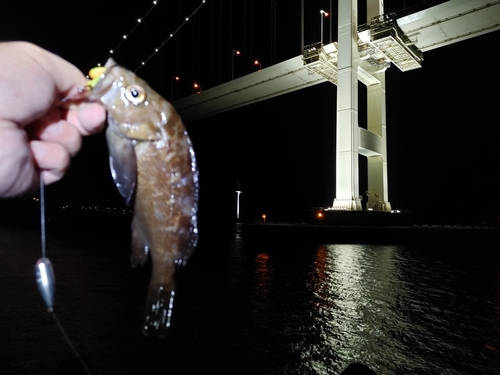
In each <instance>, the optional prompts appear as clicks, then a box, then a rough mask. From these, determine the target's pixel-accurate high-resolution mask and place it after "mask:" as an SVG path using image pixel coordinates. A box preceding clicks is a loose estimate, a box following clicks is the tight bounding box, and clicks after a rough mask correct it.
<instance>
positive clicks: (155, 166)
mask: <svg viewBox="0 0 500 375" xmlns="http://www.w3.org/2000/svg"><path fill="white" fill-rule="evenodd" d="M98 69H99V70H98V72H99V74H98V77H97V78H94V79H93V81H94V82H93V84H92V88H91V89H89V90H88V94H87V96H88V100H89V101H94V102H99V103H101V104H102V105H103V106H104V107H105V109H106V112H107V122H108V125H107V128H106V141H107V144H108V149H109V165H110V170H111V176H112V178H113V181H114V183H115V185H116V187H117V189H118V191H119V192H120V194H121V195H122V197H123V198H124V199H125V202H126V203H127V205H128V206H130V207H131V208H132V211H133V219H132V228H131V229H132V238H131V247H132V254H131V257H130V258H131V263H132V265H133V266H139V265H144V264H145V262H146V261H147V259H148V256H150V257H151V260H152V273H151V279H150V283H149V287H148V293H147V298H146V311H145V317H144V324H143V328H142V330H143V333H144V334H145V335H146V336H156V337H159V338H164V337H165V336H166V334H167V332H168V328H169V327H170V325H171V320H172V311H173V301H174V296H175V273H176V270H177V269H178V268H179V267H181V266H183V265H185V264H186V262H187V260H188V259H189V257H190V256H191V254H192V252H193V251H194V249H195V247H196V245H197V242H198V225H197V211H198V196H199V172H198V167H197V163H196V157H195V153H194V150H193V145H192V142H191V140H190V138H189V135H188V133H187V131H186V128H185V126H184V124H183V122H182V119H181V118H180V116H179V114H178V113H177V112H176V110H175V109H174V107H173V106H172V104H170V103H169V102H168V101H167V100H165V99H164V98H163V97H162V96H161V95H160V94H158V93H157V92H156V91H154V90H153V89H152V88H151V87H150V86H149V84H148V83H147V82H146V81H144V80H143V79H141V78H139V77H138V76H137V75H136V74H135V73H133V72H132V71H130V70H127V69H126V68H123V67H122V66H120V65H118V64H117V63H116V62H115V61H114V60H113V59H109V60H108V61H107V62H106V64H105V65H104V69H103V68H102V67H101V68H98ZM95 75H96V74H95V72H94V76H95Z"/></svg>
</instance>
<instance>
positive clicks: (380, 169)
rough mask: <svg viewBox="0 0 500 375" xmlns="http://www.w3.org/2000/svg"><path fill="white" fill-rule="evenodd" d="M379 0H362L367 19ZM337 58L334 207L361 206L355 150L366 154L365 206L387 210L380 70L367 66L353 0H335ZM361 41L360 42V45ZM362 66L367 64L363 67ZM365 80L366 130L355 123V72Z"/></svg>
mask: <svg viewBox="0 0 500 375" xmlns="http://www.w3.org/2000/svg"><path fill="white" fill-rule="evenodd" d="M383 11H384V10H383V3H382V1H381V0H367V16H368V20H371V19H372V18H373V17H376V16H379V15H381V14H383ZM338 15H339V18H338V38H339V39H338V47H337V48H338V61H337V70H338V76H337V144H336V145H337V150H336V171H335V172H336V173H335V176H336V178H335V187H336V197H335V199H334V202H333V207H332V209H333V210H339V211H361V210H362V209H363V208H362V205H361V201H362V197H361V196H359V155H363V156H366V157H367V158H368V163H367V165H368V190H367V192H366V194H367V196H368V201H367V204H366V209H367V210H374V211H383V212H390V211H391V204H390V203H389V195H388V177H387V136H386V111H385V107H386V100H385V69H386V68H387V65H386V64H385V62H382V64H381V66H380V67H377V68H376V69H374V68H373V67H374V66H376V64H374V63H373V61H370V63H369V64H368V65H367V62H366V61H365V60H366V59H367V58H366V56H368V58H370V59H372V60H373V57H372V55H370V54H369V53H366V54H363V55H362V52H363V49H362V48H361V53H360V43H359V37H358V24H357V23H358V22H357V20H358V9H357V0H339V11H338ZM361 45H362V44H361ZM365 68H366V69H365ZM360 71H361V72H362V74H363V75H364V76H365V77H364V78H361V81H362V82H363V83H365V84H367V96H368V97H367V103H368V108H367V113H368V118H367V124H368V126H367V129H363V128H360V127H359V125H358V113H359V111H358V79H360V78H359V77H358V72H360Z"/></svg>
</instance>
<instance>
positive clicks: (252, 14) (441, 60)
mask: <svg viewBox="0 0 500 375" xmlns="http://www.w3.org/2000/svg"><path fill="white" fill-rule="evenodd" d="M200 2H201V1H191V0H190V1H186V0H182V1H161V0H160V1H159V2H158V5H157V6H156V7H155V8H154V9H153V10H152V11H151V13H150V14H149V15H148V17H147V18H146V19H144V20H143V22H141V24H140V25H139V26H138V27H137V28H136V29H135V31H134V33H133V34H132V35H130V36H129V37H128V39H127V40H126V41H125V42H124V43H122V45H121V46H120V47H119V48H118V49H117V50H116V52H115V54H114V58H115V59H116V60H117V62H118V63H120V64H121V65H124V66H126V67H128V68H130V69H131V70H135V69H136V68H138V67H139V66H140V65H141V61H143V60H145V59H146V58H147V57H148V56H149V55H150V54H151V53H152V52H153V51H154V48H155V47H158V46H159V45H161V44H162V43H163V42H164V41H165V40H166V39H167V38H168V34H169V33H170V32H172V31H173V30H175V29H176V28H177V27H178V26H179V25H180V24H182V22H183V21H184V18H185V17H186V16H188V15H190V14H191V13H192V12H193V11H194V9H196V8H197V7H198V5H199V4H200ZM79 3H80V10H79V12H78V14H76V12H75V10H74V7H75V6H76V4H79ZM305 3H306V6H305V14H306V16H305V27H306V32H305V36H304V40H305V44H309V43H313V42H317V41H319V39H320V14H319V10H320V9H325V10H328V9H329V4H330V1H329V0H317V1H309V0H308V1H306V2H305ZM403 3H404V4H405V5H406V6H413V5H416V4H418V3H417V2H411V1H406V2H403ZM151 4H152V3H151V2H150V1H143V0H141V1H133V2H129V3H128V4H127V5H125V3H124V2H123V1H118V0H103V1H101V2H100V3H90V2H67V1H64V2H63V1H59V0H57V1H44V2H41V1H35V0H25V1H13V0H3V1H2V2H1V3H0V25H2V27H1V29H0V39H1V40H28V41H31V42H34V43H36V44H38V45H40V46H42V47H44V48H47V49H49V50H51V51H53V52H55V53H57V54H59V55H61V56H62V57H64V58H66V59H68V60H69V61H71V62H73V63H74V64H75V65H77V66H78V67H79V68H80V69H81V70H82V71H84V72H87V71H88V70H89V69H90V68H92V67H93V66H95V65H96V64H97V63H98V62H101V63H103V62H105V61H106V59H107V57H108V55H109V53H108V52H109V50H110V49H114V48H115V47H116V46H117V45H118V44H119V43H120V42H121V41H122V35H123V34H127V33H129V31H130V30H132V29H133V28H134V26H135V25H136V24H137V19H138V18H140V17H143V16H144V15H145V14H146V13H147V12H148V10H149V9H150V7H151ZM401 4H402V2H400V1H396V0H391V1H386V2H385V7H386V11H389V10H400V9H401ZM333 7H334V8H336V7H337V2H336V1H333ZM332 13H333V14H332V16H333V17H332V18H331V19H326V20H325V23H324V27H325V36H324V41H325V42H327V41H329V36H328V29H329V27H330V21H333V25H332V26H333V35H332V40H333V41H335V40H336V30H335V29H336V25H337V19H336V17H337V16H336V13H337V12H336V9H334V10H333V12H332ZM360 14H361V15H362V14H363V10H362V7H361V6H360ZM359 23H362V22H361V21H359ZM499 36H500V34H499V32H498V31H497V32H494V33H490V34H487V35H485V36H481V37H479V38H475V39H470V40H467V41H463V42H459V43H457V44H454V45H452V46H447V47H443V48H441V49H438V50H434V51H430V52H427V53H425V54H424V65H423V68H422V69H418V70H414V71H410V72H406V73H402V72H400V71H399V70H398V69H397V68H396V67H394V66H393V67H391V68H390V69H389V70H388V71H387V75H386V77H387V133H388V160H389V201H390V202H391V204H392V207H393V208H395V209H396V208H397V209H402V210H412V211H413V212H414V213H415V214H417V216H418V217H419V220H421V221H427V222H429V223H432V222H433V221H435V222H443V221H444V222H446V221H447V220H448V221H449V222H457V221H461V222H463V223H479V222H482V221H484V220H488V221H489V222H493V221H494V220H496V217H498V214H499V212H500V198H499V194H498V192H499V191H500V179H499V177H498V174H499V171H500V163H499V157H498V151H497V150H498V142H499V139H500V130H499V125H500V124H499V121H498V119H497V116H496V114H497V108H498V98H499V95H498V93H497V91H495V90H496V88H497V87H498V86H499V83H500V82H499V78H498V74H496V73H495V69H494V64H495V60H493V59H492V57H493V55H494V51H493V49H492V48H491V47H490V46H494V45H497V44H498V42H497V39H496V38H498V37H499ZM300 38H301V35H300V1H298V0H297V1H284V0H254V1H252V0H238V1H232V2H231V1H228V0H217V1H216V0H207V2H206V4H205V5H203V6H202V7H201V8H200V10H199V11H198V13H197V14H196V16H195V17H193V18H192V19H191V20H190V21H189V22H187V23H186V24H185V26H183V27H182V29H181V30H180V32H179V33H177V34H176V35H175V36H174V37H173V38H172V39H171V40H170V41H169V42H167V43H166V44H165V46H164V47H163V48H162V49H161V50H160V52H159V53H158V54H156V55H154V56H153V57H152V58H151V60H149V61H148V63H147V64H146V65H145V66H144V67H142V68H141V69H139V70H138V75H140V76H141V77H143V78H145V79H146V80H147V81H148V82H149V83H150V84H151V86H152V87H153V88H155V89H156V90H157V91H159V92H160V93H162V94H163V96H164V97H165V98H167V99H170V97H171V95H172V96H173V98H174V104H175V99H176V98H180V97H183V96H187V95H191V94H193V93H194V89H193V87H192V85H193V83H194V82H197V83H199V84H200V85H201V87H202V89H207V88H209V87H213V86H216V85H217V84H219V83H222V82H226V81H228V80H229V79H230V78H231V61H232V60H231V59H232V50H233V49H237V50H240V51H241V52H242V55H241V56H237V57H235V64H234V72H235V77H238V76H241V75H243V74H247V73H250V72H252V71H255V70H256V69H257V67H256V66H255V65H254V64H253V62H254V60H255V59H258V60H259V61H260V62H261V63H262V65H263V67H266V66H269V65H271V64H273V63H277V62H281V61H283V60H285V59H288V58H291V57H294V56H297V55H299V54H300ZM175 75H178V76H180V77H181V80H180V81H179V82H173V80H172V76H175ZM172 85H173V86H172ZM360 88H361V91H360V100H359V104H360V105H359V109H360V116H359V118H360V120H359V122H360V125H363V123H365V122H366V120H365V118H364V116H366V112H365V104H364V87H363V86H362V85H361V86H360ZM335 107H336V86H334V85H333V84H330V83H324V84H321V85H317V86H315V87H312V88H308V89H305V90H301V91H298V92H294V93H291V94H287V95H285V96H281V97H278V98H275V99H271V100H267V101H264V102H260V103H257V104H254V105H252V106H250V107H245V108H241V109H237V110H234V111H231V112H226V113H222V114H220V115H216V116H213V117H211V118H207V119H203V120H200V121H196V122H193V123H188V124H186V126H187V129H188V132H189V134H190V136H191V138H192V141H193V144H194V148H195V151H196V154H197V159H198V164H199V170H200V182H201V202H200V214H201V217H202V218H204V219H203V220H206V219H207V218H210V219H211V220H212V219H217V220H224V221H226V220H232V219H234V217H235V207H236V193H235V190H237V187H238V184H239V186H240V189H241V190H242V191H243V195H242V196H241V212H242V218H243V219H244V220H247V221H254V220H257V219H258V218H259V217H260V215H261V214H263V213H266V214H267V215H268V218H269V220H271V221H273V220H274V221H287V220H294V221H295V220H298V221H301V220H305V219H306V213H307V210H308V208H309V207H312V206H331V205H332V203H333V199H334V197H335V192H334V189H335V183H334V178H335V121H336V112H335V110H336V109H335ZM365 165H366V162H365V161H364V159H361V162H360V170H361V171H362V174H361V186H360V195H364V194H363V192H364V191H365V189H366V178H365V175H364V173H363V171H365V169H366V168H365ZM47 196H48V200H49V201H52V202H56V203H57V204H61V205H63V204H89V205H99V206H105V205H120V204H121V197H120V196H119V195H118V193H117V192H116V191H115V188H114V186H113V183H112V181H111V178H110V176H109V171H108V165H107V151H106V148H105V142H104V138H103V136H102V134H101V135H98V136H93V137H89V138H88V139H86V140H85V142H84V145H83V149H82V151H81V153H80V154H79V155H78V156H77V157H76V158H75V160H74V163H73V165H72V167H71V170H70V171H69V173H68V175H67V177H65V178H64V179H63V180H62V181H61V182H58V183H56V184H54V185H52V186H50V187H49V188H48V191H47Z"/></svg>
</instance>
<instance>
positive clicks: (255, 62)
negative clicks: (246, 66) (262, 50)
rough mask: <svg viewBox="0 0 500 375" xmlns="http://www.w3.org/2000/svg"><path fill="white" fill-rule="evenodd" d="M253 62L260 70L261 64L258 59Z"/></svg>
mask: <svg viewBox="0 0 500 375" xmlns="http://www.w3.org/2000/svg"><path fill="white" fill-rule="evenodd" d="M253 64H254V65H258V66H259V71H260V70H262V64H261V63H260V62H259V60H255V61H254V62H253Z"/></svg>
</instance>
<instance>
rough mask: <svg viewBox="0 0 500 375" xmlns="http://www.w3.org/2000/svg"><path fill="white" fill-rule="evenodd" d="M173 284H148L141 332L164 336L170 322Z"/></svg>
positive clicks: (173, 292) (148, 334)
mask: <svg viewBox="0 0 500 375" xmlns="http://www.w3.org/2000/svg"><path fill="white" fill-rule="evenodd" d="M174 296H175V290H174V285H173V283H172V285H165V284H150V285H149V290H148V299H147V301H146V315H145V318H144V326H143V329H142V331H143V333H144V335H145V336H156V337H158V338H164V337H165V336H166V334H167V331H168V328H169V327H170V324H171V319H172V310H173V308H174Z"/></svg>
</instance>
